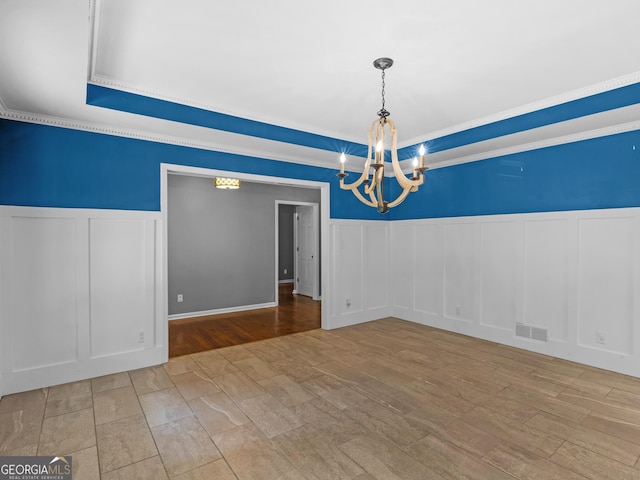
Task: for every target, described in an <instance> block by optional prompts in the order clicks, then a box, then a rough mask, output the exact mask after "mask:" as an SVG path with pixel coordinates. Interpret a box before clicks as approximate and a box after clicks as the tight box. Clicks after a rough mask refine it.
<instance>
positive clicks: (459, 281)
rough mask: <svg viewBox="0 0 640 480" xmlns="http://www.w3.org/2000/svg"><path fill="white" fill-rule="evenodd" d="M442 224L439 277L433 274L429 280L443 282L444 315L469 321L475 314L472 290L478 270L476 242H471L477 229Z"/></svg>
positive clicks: (463, 225) (462, 225) (465, 225)
mask: <svg viewBox="0 0 640 480" xmlns="http://www.w3.org/2000/svg"><path fill="white" fill-rule="evenodd" d="M431 223H434V224H438V223H441V222H431ZM442 226H443V229H444V245H443V251H441V252H440V253H439V254H440V256H441V257H442V258H443V259H444V270H443V272H442V274H443V277H438V276H436V277H435V278H434V279H433V280H432V282H431V283H436V282H438V283H440V282H441V283H443V289H444V312H442V313H443V316H444V317H447V318H450V319H456V320H466V321H473V320H474V319H475V317H476V315H477V311H476V310H477V308H476V299H475V296H474V292H475V290H476V284H477V276H478V272H479V266H478V261H479V255H478V249H479V242H475V241H474V238H475V237H476V236H477V234H476V230H477V228H476V225H474V224H473V223H455V222H451V223H446V222H442ZM425 273H426V272H425ZM439 313H440V312H439Z"/></svg>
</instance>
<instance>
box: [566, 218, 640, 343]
mask: <svg viewBox="0 0 640 480" xmlns="http://www.w3.org/2000/svg"><path fill="white" fill-rule="evenodd" d="M633 223H634V222H633V217H618V218H607V217H606V216H603V217H602V218H582V219H579V220H578V232H579V244H578V318H579V319H580V323H579V325H578V343H579V344H580V345H581V346H585V347H592V348H602V349H605V350H611V351H612V352H616V353H622V354H631V353H632V351H633V345H632V339H633V329H634V322H633V320H634V296H633V287H634V283H633V276H634V272H633V268H634V265H633V258H634V243H635V240H634V235H633ZM636 328H640V324H638V325H636ZM599 332H600V333H601V334H604V337H605V342H606V343H604V344H599V343H598V342H597V336H598V333H599Z"/></svg>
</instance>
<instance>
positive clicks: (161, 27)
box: [0, 0, 640, 165]
mask: <svg viewBox="0 0 640 480" xmlns="http://www.w3.org/2000/svg"><path fill="white" fill-rule="evenodd" d="M638 18H640V2H639V1H638V0H610V1H608V2H604V1H585V0H526V1H524V0H520V1H514V0H485V1H482V2H479V1H477V0H456V1H453V0H396V1H393V2H382V1H379V0H367V1H363V0H352V1H345V0H342V1H337V0H323V1H315V0H314V1H300V0H273V1H269V2H265V1H260V0H235V1H220V0H218V1H213V0H181V1H179V2H178V1H176V0H97V1H95V2H94V1H90V0H0V101H1V103H0V115H2V116H4V117H6V118H16V119H26V120H30V121H40V122H53V123H59V124H65V125H69V126H74V127H77V128H89V129H99V130H102V131H109V132H114V133H117V134H123V135H133V136H139V137H143V138H153V139H163V140H164V141H171V142H174V143H184V144H189V145H198V146H202V147H203V148H214V149H220V150H227V151H235V152H241V153H249V154H252V155H256V156H263V157H267V158H276V159H284V160H292V161H301V162H308V163H315V164H325V165H332V164H333V162H335V161H336V154H335V153H334V152H330V151H324V150H318V149H311V148H307V147H301V146H294V145H288V144H282V143H279V142H273V141H269V140H264V139H256V138H248V137H246V136H244V135H238V134H231V133H227V132H220V131H214V130H212V129H208V128H203V127H195V126H191V125H183V124H176V123H175V122H170V121H166V120H161V119H155V118H148V117H142V116H139V115H133V114H129V113H125V112H120V111H114V110H108V109H105V108H99V107H95V106H91V105H87V104H86V84H87V82H88V81H90V82H93V83H98V84H103V85H105V86H109V87H111V88H116V89H122V90H127V91H131V92H135V93H141V94H143V95H147V96H151V97H158V98H162V99H167V100H172V101H175V102H179V103H185V104H189V105H193V106H198V107H202V108H205V109H209V110H214V111H218V112H223V113H228V114H232V115H236V116H240V117H244V118H249V119H255V120H259V121H262V122H267V123H271V124H275V125H280V126H285V127H289V128H293V129H298V130H303V131H306V132H312V133H317V134H321V135H326V136H329V137H332V138H337V139H343V140H349V141H353V142H357V143H366V131H367V130H368V128H369V125H370V123H371V121H373V120H374V119H375V118H376V112H377V111H378V110H379V108H380V88H381V85H380V71H378V70H376V69H375V68H373V66H372V62H373V60H374V59H375V58H378V57H381V56H388V57H391V58H393V60H394V62H395V63H394V65H393V67H392V68H391V69H389V70H388V71H387V73H386V107H387V109H388V110H389V111H390V112H391V118H392V119H393V120H394V122H395V124H396V126H397V127H398V131H399V139H398V140H399V144H400V146H406V145H413V144H416V143H419V142H423V141H426V140H429V139H432V138H436V137H439V136H442V135H443V134H447V133H453V132H457V131H461V130H464V129H466V128H469V127H472V126H477V125H482V124H486V123H488V122H490V121H495V120H499V119H503V118H508V117H511V116H514V115H517V114H521V113H526V112H529V111H532V110H536V109H539V108H542V107H546V106H550V105H554V104H557V103H561V102H564V101H568V100H573V99H575V98H580V97H583V96H586V95H589V94H593V93H598V92H600V91H604V90H608V89H611V88H615V87H617V86H621V85H625V84H629V83H635V82H638V81H640V41H639V34H638ZM639 113H640V107H638V106H631V107H626V108H622V109H618V110H616V111H612V112H605V113H602V114H598V115H591V116H589V117H584V118H581V119H577V120H574V121H568V122H563V123H562V124H557V125H554V126H551V127H544V128H539V129H536V130H532V131H527V132H523V133H520V134H514V135H509V136H506V137H500V138H496V139H492V140H487V141H485V142H480V143H478V144H474V145H470V146H466V147H462V148H460V149H453V150H452V151H446V152H440V153H438V154H436V155H434V156H433V158H432V160H431V163H432V164H438V163H439V162H442V164H446V163H447V162H449V163H450V162H452V161H459V160H460V158H468V159H476V158H482V157H483V156H487V155H489V154H490V152H495V151H496V150H498V151H507V150H509V149H514V148H515V149H517V148H520V147H519V146H520V145H522V144H523V143H526V144H531V143H535V142H542V143H545V142H546V143H553V142H557V141H559V140H558V138H559V137H563V138H564V136H566V135H581V134H583V132H585V131H587V130H593V129H602V128H607V129H611V127H614V126H617V125H620V124H627V123H629V122H632V123H633V122H636V121H638V119H639V118H640V117H639V116H638V114H639Z"/></svg>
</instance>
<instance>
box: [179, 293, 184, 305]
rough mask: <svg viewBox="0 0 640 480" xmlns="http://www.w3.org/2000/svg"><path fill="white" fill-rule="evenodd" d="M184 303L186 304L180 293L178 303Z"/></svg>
mask: <svg viewBox="0 0 640 480" xmlns="http://www.w3.org/2000/svg"><path fill="white" fill-rule="evenodd" d="M182 302H184V295H183V294H181V293H179V294H178V303H182Z"/></svg>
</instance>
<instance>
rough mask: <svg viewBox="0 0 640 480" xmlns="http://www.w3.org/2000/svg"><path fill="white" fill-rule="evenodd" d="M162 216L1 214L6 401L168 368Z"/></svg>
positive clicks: (0, 315)
mask: <svg viewBox="0 0 640 480" xmlns="http://www.w3.org/2000/svg"><path fill="white" fill-rule="evenodd" d="M159 229H160V213H159V212H132V211H111V210H86V209H71V208H68V209H55V208H31V207H10V206H3V207H0V295H1V297H0V343H1V346H0V357H1V358H0V363H1V367H0V369H1V371H2V374H1V376H0V379H1V380H2V383H1V384H0V394H8V393H14V392H19V391H25V390H31V389H34V388H41V387H46V386H50V385H56V384H61V383H66V382H71V381H76V380H81V379H84V378H91V377H97V376H101V375H106V374H110V373H115V372H119V371H124V370H130V369H135V368H141V367H145V366H149V365H154V364H158V363H162V362H163V361H165V360H166V341H167V326H166V317H164V313H163V310H162V307H161V301H160V299H161V297H162V288H161V277H160V275H161V271H162V263H161V254H160V252H161V249H160V246H161V245H160V241H161V237H160V235H158V232H159V231H160V230H159Z"/></svg>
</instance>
